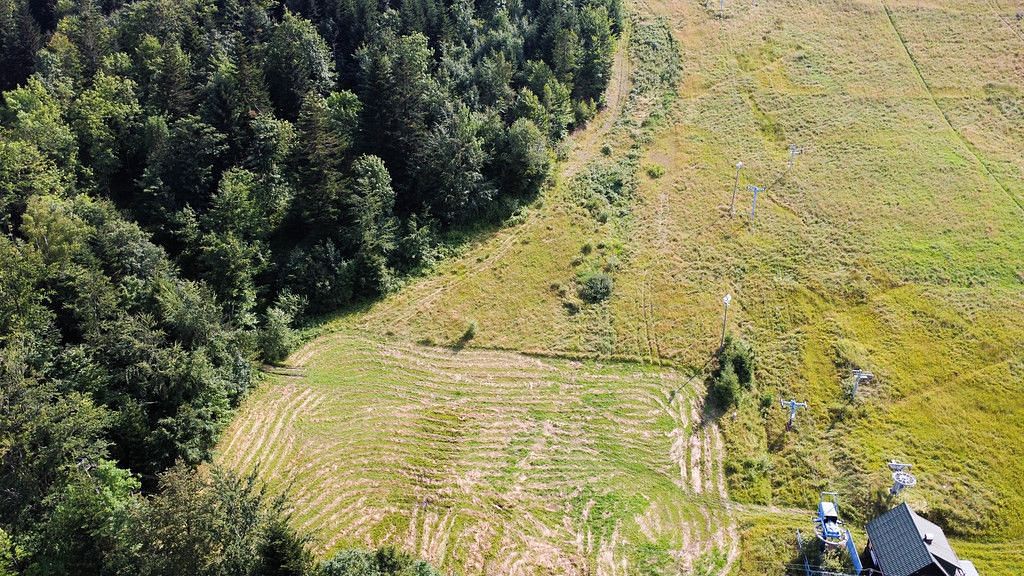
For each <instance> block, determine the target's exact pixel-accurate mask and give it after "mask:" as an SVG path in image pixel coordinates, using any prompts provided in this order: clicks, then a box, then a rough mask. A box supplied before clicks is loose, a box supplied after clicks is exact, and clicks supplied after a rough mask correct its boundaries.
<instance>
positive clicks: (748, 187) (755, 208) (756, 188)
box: [747, 184, 764, 228]
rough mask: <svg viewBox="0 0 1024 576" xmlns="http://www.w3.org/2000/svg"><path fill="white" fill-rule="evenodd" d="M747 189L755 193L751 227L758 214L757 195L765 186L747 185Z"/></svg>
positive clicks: (751, 210)
mask: <svg viewBox="0 0 1024 576" xmlns="http://www.w3.org/2000/svg"><path fill="white" fill-rule="evenodd" d="M747 190H750V191H751V192H753V193H754V202H753V203H752V204H751V205H750V227H751V228H753V227H754V217H755V216H756V215H757V195H758V194H760V193H761V192H764V186H754V185H753V184H751V185H749V186H747Z"/></svg>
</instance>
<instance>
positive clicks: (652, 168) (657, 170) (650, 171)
mask: <svg viewBox="0 0 1024 576" xmlns="http://www.w3.org/2000/svg"><path fill="white" fill-rule="evenodd" d="M646 172H647V176H649V177H650V178H651V179H652V180H656V179H658V178H661V177H662V176H664V175H665V167H664V166H662V165H661V164H648V165H647V168H646Z"/></svg>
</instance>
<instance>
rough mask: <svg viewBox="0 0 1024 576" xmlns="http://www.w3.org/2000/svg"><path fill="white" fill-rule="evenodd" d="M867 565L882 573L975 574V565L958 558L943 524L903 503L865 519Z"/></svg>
mask: <svg viewBox="0 0 1024 576" xmlns="http://www.w3.org/2000/svg"><path fill="white" fill-rule="evenodd" d="M867 532H868V546H867V550H866V552H867V554H866V556H867V558H866V560H867V561H868V566H866V567H869V568H873V569H875V570H878V571H879V572H881V573H882V574H883V575H884V576H977V574H978V573H977V571H976V570H975V569H974V565H973V564H971V563H970V562H968V561H966V560H960V559H959V558H957V555H956V552H953V549H952V548H951V547H950V546H949V541H948V540H946V535H945V534H943V533H942V528H939V527H938V526H936V525H935V524H933V523H931V522H929V521H928V520H925V519H924V518H921V517H920V516H918V515H917V514H915V513H914V511H913V510H911V509H910V507H909V506H907V505H906V504H905V503H904V504H901V505H899V506H898V507H896V508H893V509H892V510H889V511H888V512H886V513H885V514H882V515H881V516H879V517H878V518H875V519H874V520H872V521H871V522H868V527H867Z"/></svg>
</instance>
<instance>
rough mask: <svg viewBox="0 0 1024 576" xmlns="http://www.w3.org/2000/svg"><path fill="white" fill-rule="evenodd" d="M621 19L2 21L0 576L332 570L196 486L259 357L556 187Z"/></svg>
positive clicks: (245, 9) (231, 492) (93, 15)
mask: <svg viewBox="0 0 1024 576" xmlns="http://www.w3.org/2000/svg"><path fill="white" fill-rule="evenodd" d="M622 18H623V17H622V12H621V6H620V4H619V2H618V0H510V1H506V2H495V1H491V0H479V1H477V2H470V1H467V0H390V1H387V0H294V1H287V2H283V3H282V2H279V1H276V0H140V1H137V2H132V1H130V0H0V90H2V91H3V93H2V97H0V230H2V233H0V575H2V574H8V573H9V574H154V575H155V574H197V575H199V574H211V575H213V574H217V575H220V574H225V575H227V574H232V575H235V574H237V575H246V574H313V573H316V574H325V575H332V576H340V575H343V574H421V575H428V574H432V573H433V571H432V569H430V568H429V567H428V566H426V565H425V564H423V563H421V562H418V561H415V560H413V559H410V558H408V557H406V556H404V555H403V554H401V553H398V552H395V551H393V550H380V551H376V552H359V551H345V552H342V553H340V554H339V555H337V556H336V557H334V558H332V559H330V560H328V561H326V562H323V563H320V564H317V563H316V562H314V561H313V559H312V558H311V557H310V555H309V552H308V551H307V537H306V536H304V535H300V534H296V533H294V532H293V531H292V529H291V528H290V527H289V523H288V515H287V512H286V510H287V507H286V505H285V503H284V501H283V500H282V499H281V498H280V497H279V496H277V495H270V494H267V493H266V492H265V490H264V489H263V488H262V487H261V485H260V483H259V482H258V480H257V479H256V478H254V477H250V478H238V477H236V476H234V475H232V474H231V473H229V472H227V471H223V470H219V469H217V468H216V467H211V466H206V465H203V464H204V463H205V462H207V461H208V460H209V457H210V453H211V450H212V448H213V446H214V444H215V442H216V440H217V437H218V435H219V433H220V431H221V429H222V428H223V425H224V424H225V422H226V420H227V419H228V418H229V417H230V415H231V412H232V409H233V408H234V407H235V406H236V405H237V403H238V402H239V401H240V399H241V398H242V397H243V396H244V395H245V393H246V391H247V390H248V389H249V388H250V386H251V385H252V383H253V381H254V380H255V378H256V375H257V374H258V371H256V370H255V367H256V366H257V365H258V363H259V362H261V361H269V362H274V361H278V360H280V359H282V358H283V357H284V356H285V355H286V354H287V352H288V351H289V349H290V347H291V346H292V344H293V339H294V335H293V330H294V329H295V327H296V326H297V325H298V324H299V323H302V322H304V321H306V320H307V319H309V318H313V317H316V316H318V315H321V314H324V313H329V312H331V311H335V310H338V309H340V308H342V307H344V306H346V305H347V304H349V303H351V302H353V301H358V300H363V299H369V298H374V297H377V296H379V295H381V294H384V293H387V292H388V291H390V290H393V289H394V288H395V287H396V286H397V285H398V284H399V283H400V282H401V281H402V279H403V278H406V277H409V276H410V275H412V274H415V273H417V272H418V271H421V270H424V269H425V268H428V267H429V266H430V265H431V264H432V263H433V262H434V261H435V260H436V258H437V257H438V254H439V252H440V250H441V249H442V248H443V247H444V246H445V245H446V243H450V242H452V241H453V240H452V239H453V238H458V237H459V234H460V233H462V232H465V231H467V230H471V229H475V228H478V227H480V226H485V225H488V224H491V223H495V222H498V221H500V220H501V219H502V218H503V217H505V216H507V215H508V214H510V213H512V212H513V211H514V210H515V209H516V208H517V207H518V206H520V205H521V204H522V203H524V202H526V201H528V200H529V199H530V198H531V197H532V196H533V195H534V194H535V193H536V192H537V190H538V189H539V187H540V186H541V185H542V184H543V182H544V181H545V179H546V176H547V172H548V168H549V165H550V163H551V160H552V158H553V157H554V156H555V154H554V150H555V149H556V146H557V143H558V142H559V140H560V139H562V138H563V137H564V136H565V135H566V134H567V132H568V131H570V130H572V129H573V128H574V127H575V126H578V125H580V124H582V123H584V122H586V121H587V120H588V119H589V118H590V117H591V116H592V115H593V114H594V112H595V111H596V109H597V108H599V107H600V106H601V104H602V102H601V94H602V92H603V90H604V87H605V85H606V84H607V81H608V76H609V73H610V68H611V61H612V53H613V47H614V42H615V38H616V36H617V34H618V33H619V31H620V30H621V28H622V25H623V20H622Z"/></svg>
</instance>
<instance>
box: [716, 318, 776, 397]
mask: <svg viewBox="0 0 1024 576" xmlns="http://www.w3.org/2000/svg"><path fill="white" fill-rule="evenodd" d="M753 385H754V351H753V349H752V348H751V347H750V345H749V344H747V343H745V342H742V341H739V340H736V339H734V338H733V337H732V335H731V334H730V335H728V336H726V337H725V343H724V344H723V345H722V348H721V349H720V350H719V351H718V367H717V368H716V369H715V371H714V372H712V374H711V381H710V382H709V383H708V399H709V400H710V401H711V402H712V403H713V404H714V405H715V406H717V407H718V408H719V409H720V410H727V409H729V408H731V407H732V406H735V405H736V404H739V400H740V395H741V393H742V392H743V391H744V390H750V389H751V388H752V387H753ZM761 401H762V403H763V402H764V398H762V399H761Z"/></svg>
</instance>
